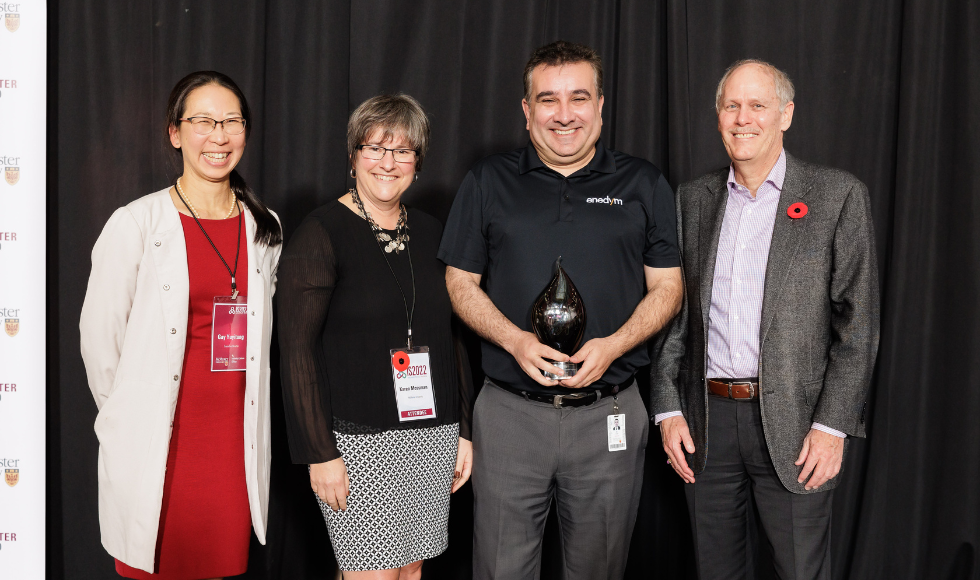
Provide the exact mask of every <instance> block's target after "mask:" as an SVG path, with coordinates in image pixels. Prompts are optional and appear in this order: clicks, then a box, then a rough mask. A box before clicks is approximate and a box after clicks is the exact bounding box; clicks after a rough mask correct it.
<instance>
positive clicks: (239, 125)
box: [177, 117, 245, 135]
mask: <svg viewBox="0 0 980 580" xmlns="http://www.w3.org/2000/svg"><path fill="white" fill-rule="evenodd" d="M177 120H178V121H186V122H188V123H190V124H191V128H193V129H194V132H195V133H197V134H198V135H210V134H211V132H212V131H214V128H215V127H217V126H218V125H221V128H222V129H224V131H225V134H226V135H241V134H242V132H243V131H244V130H245V119H242V118H241V117H232V118H231V119H225V120H224V121H218V120H217V119H212V118H211V117H188V118H187V119H177Z"/></svg>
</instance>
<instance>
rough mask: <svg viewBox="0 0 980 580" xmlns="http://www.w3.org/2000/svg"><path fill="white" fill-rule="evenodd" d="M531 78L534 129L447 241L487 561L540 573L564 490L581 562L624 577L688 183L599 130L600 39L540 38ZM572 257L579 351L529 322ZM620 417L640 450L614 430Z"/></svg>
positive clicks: (484, 165)
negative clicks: (550, 520) (476, 350)
mask: <svg viewBox="0 0 980 580" xmlns="http://www.w3.org/2000/svg"><path fill="white" fill-rule="evenodd" d="M524 92H525V95H524V101H523V106H524V113H525V116H526V117H527V128H528V131H529V133H530V138H531V144H530V145H528V146H527V147H525V148H523V149H518V150H516V151H511V152H509V153H503V154H500V155H494V156H491V157H488V158H487V159H484V160H482V161H480V162H479V163H477V164H476V165H475V166H474V167H473V169H472V170H471V171H470V172H469V173H468V174H467V176H466V178H465V179H464V181H463V184H462V185H461V186H460V189H459V193H458V194H457V196H456V200H455V202H454V203H453V207H452V211H451V213H450V216H449V221H448V223H447V225H446V230H445V233H444V235H443V239H442V245H441V247H440V249H439V258H440V259H442V260H443V261H444V262H446V264H448V266H449V267H448V268H447V271H446V282H447V285H448V286H449V294H450V297H451V298H452V301H453V306H454V308H455V310H456V312H457V313H458V314H459V316H460V317H461V318H462V319H463V320H464V321H465V322H466V323H467V324H468V325H469V326H470V327H472V328H473V329H474V330H475V331H476V332H477V333H478V334H480V336H482V337H483V339H484V341H483V369H484V371H485V372H486V375H487V381H486V383H485V385H484V388H483V390H482V391H481V393H480V396H479V397H478V399H477V402H476V406H475V409H474V417H473V444H474V453H473V461H474V466H473V493H474V519H475V526H474V528H475V529H474V542H473V544H474V545H473V551H474V557H473V577H474V578H475V579H485V578H501V579H507V580H512V579H521V578H537V577H538V575H539V569H540V553H541V536H542V532H543V531H544V525H545V520H546V518H547V514H548V509H549V508H550V505H551V500H552V498H556V500H557V506H558V517H559V521H560V522H561V526H560V527H561V535H562V548H563V550H564V563H565V578H566V579H567V580H576V579H590V580H591V579H597V578H621V577H622V576H623V573H624V570H625V566H626V556H627V552H628V549H629V542H630V536H631V534H632V531H633V523H634V521H635V519H636V509H637V505H638V503H639V497H640V487H641V484H642V477H643V457H644V448H645V447H646V441H647V433H648V428H649V423H648V422H649V417H648V415H647V411H646V409H645V407H644V405H643V401H642V400H641V398H640V395H639V392H638V390H637V388H636V387H635V381H634V380H633V375H634V373H635V372H636V369H637V368H638V367H640V366H643V365H645V364H647V363H648V362H649V357H648V353H647V349H646V345H645V342H646V340H647V339H648V338H650V336H652V335H653V334H654V333H656V332H657V331H658V330H660V328H661V327H662V326H663V325H664V324H665V323H666V322H667V321H668V320H670V318H672V317H673V316H674V315H675V314H676V313H677V312H678V310H679V309H680V303H681V292H682V290H681V280H680V268H679V264H680V260H679V257H678V251H677V234H676V220H675V216H674V196H673V193H672V191H671V189H670V186H669V185H668V184H667V181H666V180H665V179H664V178H663V176H662V175H661V173H660V171H659V170H658V169H657V168H656V167H654V166H653V165H651V164H650V163H648V162H646V161H643V160H640V159H636V158H633V157H630V156H628V155H625V154H622V153H618V152H615V151H611V150H609V149H606V148H605V147H604V146H603V145H602V143H601V142H600V141H599V134H600V132H601V129H602V117H601V113H602V103H603V97H602V64H601V61H600V60H599V56H598V55H597V54H596V53H595V51H593V50H592V49H590V48H588V47H585V46H581V45H576V44H570V43H566V42H562V41H559V42H555V43H552V44H549V45H547V46H544V47H542V48H539V49H538V50H537V51H535V53H534V54H533V55H532V57H531V59H530V61H529V62H528V64H527V66H526V67H525V70H524ZM559 256H561V257H562V267H563V268H564V269H565V272H566V273H567V274H568V276H569V277H570V278H571V280H572V281H573V283H574V284H575V285H576V287H577V288H578V290H579V293H580V294H581V296H582V299H583V301H584V303H585V306H586V309H587V311H588V322H587V325H586V329H585V337H584V339H583V344H582V346H581V347H580V350H579V351H578V352H577V353H574V354H573V355H572V356H571V357H569V356H567V355H565V354H562V353H560V352H558V351H556V350H554V349H552V348H550V347H548V346H545V345H543V344H541V343H540V342H538V340H537V338H536V337H535V335H534V334H533V333H532V332H530V330H531V326H530V318H531V305H532V304H533V302H534V300H535V298H536V297H537V296H538V294H540V293H541V291H542V290H543V289H544V288H545V286H547V284H548V282H549V281H550V279H551V277H552V275H553V264H554V262H555V260H556V259H557V258H558V257H559ZM484 275H486V292H484V291H483V290H482V289H481V287H480V282H481V280H482V278H483V276H484ZM546 359H551V360H560V361H568V360H571V361H572V362H576V363H581V368H580V370H579V371H578V373H577V374H576V375H574V376H572V377H570V378H567V379H562V380H560V381H555V380H550V379H547V378H545V376H544V375H542V374H541V370H548V371H550V372H552V373H555V374H561V371H559V370H558V369H557V368H556V367H555V366H553V365H552V364H550V363H549V362H548V361H547V360H546ZM556 395H562V396H556ZM567 395H571V397H567ZM615 415H625V418H621V417H614V416H615ZM617 418H618V419H619V426H621V427H622V428H623V430H625V440H626V448H625V449H622V448H621V447H622V446H621V445H620V444H617V445H613V440H614V438H619V437H621V434H622V430H613V426H615V425H616V423H615V419H617Z"/></svg>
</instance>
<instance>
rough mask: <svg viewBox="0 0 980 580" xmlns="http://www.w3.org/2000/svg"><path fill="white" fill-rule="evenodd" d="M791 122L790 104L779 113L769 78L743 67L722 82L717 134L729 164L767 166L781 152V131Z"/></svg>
mask: <svg viewBox="0 0 980 580" xmlns="http://www.w3.org/2000/svg"><path fill="white" fill-rule="evenodd" d="M792 122H793V103H792V101H790V102H789V103H787V104H786V106H785V108H784V109H783V110H782V111H780V110H779V97H778V96H777V95H776V85H775V83H774V82H773V78H772V75H771V74H769V72H768V71H766V69H764V68H762V67H761V66H759V65H755V64H747V65H744V66H742V67H740V68H738V69H737V70H736V71H735V72H733V73H732V74H731V76H730V77H729V78H728V81H727V82H726V83H725V88H724V93H723V95H722V99H721V110H720V111H718V131H719V132H720V133H721V138H722V140H723V141H724V142H725V149H727V150H728V156H729V157H731V159H732V161H734V162H735V163H736V164H738V163H748V164H755V163H756V162H758V163H759V164H761V165H762V166H771V165H774V164H775V163H776V159H778V158H779V154H780V152H782V150H783V131H785V130H787V129H789V126H790V124H792Z"/></svg>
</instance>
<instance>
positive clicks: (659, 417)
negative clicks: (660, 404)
mask: <svg viewBox="0 0 980 580" xmlns="http://www.w3.org/2000/svg"><path fill="white" fill-rule="evenodd" d="M683 414H684V413H681V412H680V411H671V412H669V413H658V414H657V416H656V417H654V418H653V424H654V425H659V424H660V422H661V421H663V420H664V419H670V418H671V417H677V416H678V415H683Z"/></svg>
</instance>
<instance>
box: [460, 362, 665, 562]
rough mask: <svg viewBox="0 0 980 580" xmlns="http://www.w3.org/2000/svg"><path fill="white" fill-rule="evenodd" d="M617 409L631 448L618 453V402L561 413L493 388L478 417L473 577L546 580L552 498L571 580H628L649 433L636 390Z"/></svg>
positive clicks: (487, 389) (487, 388)
mask: <svg viewBox="0 0 980 580" xmlns="http://www.w3.org/2000/svg"><path fill="white" fill-rule="evenodd" d="M617 402H618V404H619V412H620V413H625V414H626V450H624V451H613V452H610V451H609V447H608V443H607V436H606V417H607V416H608V415H611V414H613V398H612V397H606V398H603V399H601V400H599V401H598V402H596V403H594V404H592V405H589V406H583V407H575V408H563V409H556V408H555V407H554V406H553V405H549V404H547V403H538V402H535V401H528V400H526V399H524V398H523V397H521V396H519V395H515V394H513V393H510V392H507V391H504V390H503V389H501V388H499V387H497V386H496V385H494V384H493V383H492V382H490V381H487V383H485V384H484V387H483V390H482V391H481V392H480V396H479V397H477V400H476V405H475V407H474V410H473V476H472V482H473V497H474V505H473V515H474V531H473V578H474V580H487V579H491V578H495V579H499V580H525V579H527V580H537V579H538V578H540V573H541V541H542V536H543V533H544V527H545V521H546V519H547V517H548V510H549V509H550V507H551V500H552V498H555V500H556V504H557V506H558V513H557V515H558V522H559V529H560V537H561V545H562V551H563V564H564V578H565V580H602V579H604V578H605V579H617V580H618V579H620V578H622V577H623V574H624V573H625V570H626V557H627V554H628V553H629V544H630V537H631V536H632V534H633V524H634V523H635V522H636V510H637V506H638V505H639V502H640V489H641V486H642V482H643V459H644V449H645V448H646V445H647V437H648V435H649V429H650V427H649V417H648V416H647V410H646V407H645V406H644V404H643V400H642V399H641V398H640V393H639V389H638V388H637V387H636V385H635V384H634V385H633V386H632V387H629V388H627V389H625V390H624V391H622V392H621V393H620V394H619V395H618V397H617Z"/></svg>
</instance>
